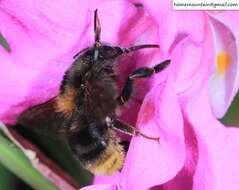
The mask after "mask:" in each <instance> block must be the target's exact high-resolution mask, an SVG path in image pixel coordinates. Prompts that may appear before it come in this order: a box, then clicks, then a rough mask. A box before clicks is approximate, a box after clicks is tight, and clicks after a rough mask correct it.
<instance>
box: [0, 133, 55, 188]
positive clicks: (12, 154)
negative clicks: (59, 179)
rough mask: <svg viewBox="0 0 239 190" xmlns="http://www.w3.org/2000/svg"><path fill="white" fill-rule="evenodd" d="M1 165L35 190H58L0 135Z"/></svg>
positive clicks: (17, 149) (14, 146)
mask: <svg viewBox="0 0 239 190" xmlns="http://www.w3.org/2000/svg"><path fill="white" fill-rule="evenodd" d="M0 163H1V164H2V165H3V166H5V167H6V168H8V169H9V170H10V171H12V172H13V173H14V174H15V175H17V176H18V177H19V178H21V179H22V180H24V181H25V182H26V183H27V184H28V185H30V186H31V187H32V188H33V189H35V190H42V189H44V190H57V189H58V188H57V187H56V186H54V185H53V184H52V183H51V182H50V181H48V180H47V179H46V178H45V177H44V176H42V175H41V174H40V173H39V172H38V171H37V170H36V169H35V168H34V167H33V166H32V165H31V163H30V161H29V160H28V159H27V158H26V156H25V155H24V154H23V152H22V151H21V150H20V149H19V148H18V147H17V146H16V145H15V144H13V143H12V142H11V141H9V140H8V139H7V138H6V137H5V136H4V135H3V134H2V133H0Z"/></svg>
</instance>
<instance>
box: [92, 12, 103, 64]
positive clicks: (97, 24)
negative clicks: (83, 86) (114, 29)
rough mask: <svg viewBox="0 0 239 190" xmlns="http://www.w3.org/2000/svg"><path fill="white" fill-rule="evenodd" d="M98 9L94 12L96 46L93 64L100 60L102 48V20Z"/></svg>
mask: <svg viewBox="0 0 239 190" xmlns="http://www.w3.org/2000/svg"><path fill="white" fill-rule="evenodd" d="M97 11H98V10H97V9H96V10H95V12H94V33H95V45H94V59H93V62H95V61H96V60H97V59H98V55H99V47H100V45H101V44H100V33H101V27H100V19H99V17H98V14H97Z"/></svg>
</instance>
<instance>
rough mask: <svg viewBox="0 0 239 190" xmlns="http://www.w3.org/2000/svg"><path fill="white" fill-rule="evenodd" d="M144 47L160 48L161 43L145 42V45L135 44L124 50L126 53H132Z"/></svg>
mask: <svg viewBox="0 0 239 190" xmlns="http://www.w3.org/2000/svg"><path fill="white" fill-rule="evenodd" d="M144 48H159V45H158V44H143V45H138V46H133V47H129V48H124V49H123V51H124V53H130V52H132V51H137V50H140V49H144Z"/></svg>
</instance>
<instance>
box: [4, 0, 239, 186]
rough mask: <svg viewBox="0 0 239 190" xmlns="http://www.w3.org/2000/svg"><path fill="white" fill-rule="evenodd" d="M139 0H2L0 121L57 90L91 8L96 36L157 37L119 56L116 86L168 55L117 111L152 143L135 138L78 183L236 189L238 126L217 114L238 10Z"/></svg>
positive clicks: (87, 30)
mask: <svg viewBox="0 0 239 190" xmlns="http://www.w3.org/2000/svg"><path fill="white" fill-rule="evenodd" d="M141 2H142V5H143V7H139V8H136V7H135V6H134V4H133V3H132V2H130V1H106V0H105V1H102V0H101V1H98V0H91V1H87V2H84V1H80V0H78V1H77V0H71V1H66V0H60V1H58V2H57V3H55V2H53V1H44V2H42V1H27V0H23V1H21V2H15V1H11V0H5V1H1V2H0V18H1V22H0V31H1V33H2V35H3V36H4V37H5V39H6V40H7V42H8V43H9V45H10V48H11V51H10V52H7V51H6V50H5V49H4V48H1V47H0V60H1V65H0V71H1V78H2V80H1V81H0V87H1V89H4V91H2V92H1V93H0V103H1V108H0V120H2V121H3V122H4V123H6V124H14V123H15V121H16V117H17V116H18V115H19V114H20V113H21V111H23V110H24V109H26V108H28V107H30V106H33V105H37V104H39V103H42V102H45V101H46V100H48V99H50V98H52V97H54V96H55V95H57V93H58V90H59V86H60V82H61V80H62V77H63V75H64V72H65V71H66V69H67V68H68V67H69V66H70V65H71V63H72V62H73V58H72V57H73V55H74V54H76V53H77V52H78V51H79V50H81V49H83V48H85V47H88V46H90V45H91V44H92V43H93V38H94V36H93V19H92V18H93V11H94V10H95V9H96V8H97V9H98V13H99V18H100V21H101V25H102V36H101V38H102V41H103V42H107V43H111V44H119V45H121V46H126V47H128V46H130V45H132V44H144V43H158V44H160V50H152V49H151V50H145V51H140V52H135V53H133V54H132V55H129V56H126V57H123V58H122V59H121V60H120V62H119V63H118V64H119V69H118V70H119V71H118V72H119V73H120V77H119V86H122V83H123V82H124V81H125V78H126V77H127V75H128V74H129V73H130V72H132V71H133V69H135V68H138V67H140V66H149V67H150V66H153V65H155V64H158V63H159V62H161V61H163V60H165V59H168V58H170V59H171V65H170V66H169V68H168V69H166V70H165V71H163V72H162V73H159V74H157V75H154V76H153V77H151V78H150V79H143V80H139V81H137V84H135V86H134V88H135V93H134V98H133V99H132V101H131V102H130V103H129V105H127V106H126V107H125V108H124V109H123V112H122V115H121V117H122V119H124V120H125V121H127V122H129V123H131V124H133V125H135V126H136V127H137V128H138V129H140V130H141V131H142V132H144V133H147V134H149V135H152V136H160V137H161V139H160V143H158V142H156V141H150V140H147V139H144V138H142V137H139V136H135V137H133V138H132V139H131V142H130V146H129V150H128V152H127V156H126V159H125V164H124V167H123V169H122V171H120V172H118V173H116V174H115V175H113V176H110V177H107V176H97V177H95V180H94V183H95V185H92V186H88V187H85V188H82V189H84V190H91V189H92V190H96V189H97V190H113V189H122V190H129V189H133V190H134V189H137V190H141V189H142V190H146V189H153V190H157V189H160V190H165V189H166V190H187V189H188V190H191V189H193V190H196V189H197V190H202V189H203V190H207V189H208V190H218V189H232V190H233V189H235V190H236V189H238V188H239V180H238V179H237V178H238V177H237V176H238V175H239V164H237V162H236V159H235V158H237V157H238V156H239V155H238V153H237V149H238V148H239V145H238V143H239V131H238V129H236V128H233V127H231V128H226V127H225V126H223V125H222V124H221V123H220V122H219V121H218V120H217V118H220V117H222V116H223V115H224V114H225V112H226V110H227V109H228V107H229V105H230V103H231V101H232V99H233V97H234V96H235V94H236V92H237V91H238V85H239V84H238V83H239V79H238V60H237V55H238V50H237V49H238V47H237V46H238V36H239V35H238V29H239V28H238V27H237V25H236V23H237V20H238V19H239V15H238V13H236V12H229V13H228V12H219V13H215V12H200V11H194V12H193V11H173V10H172V8H171V2H170V1H167V2H166V1H160V2H158V1H156V0H152V1H141Z"/></svg>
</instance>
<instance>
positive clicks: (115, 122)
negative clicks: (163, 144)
mask: <svg viewBox="0 0 239 190" xmlns="http://www.w3.org/2000/svg"><path fill="white" fill-rule="evenodd" d="M105 121H106V125H107V126H108V127H111V128H113V129H114V130H116V131H119V132H121V133H124V134H127V135H130V136H136V135H140V136H142V137H144V138H146V139H149V140H155V141H159V139H160V137H151V136H148V135H146V134H144V133H142V132H140V131H139V130H137V129H136V128H134V127H133V126H131V125H129V124H127V123H124V122H123V121H121V120H119V119H112V118H110V117H106V120H105Z"/></svg>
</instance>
